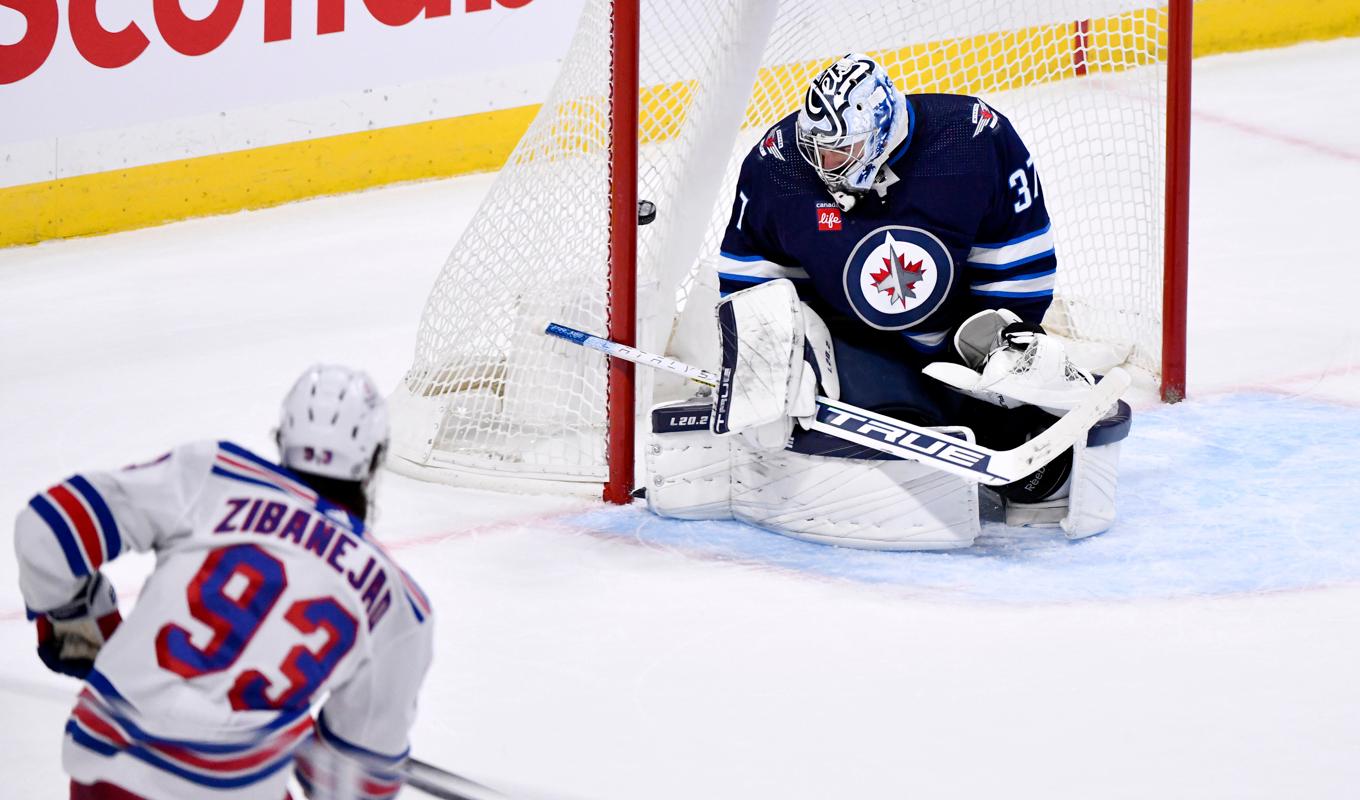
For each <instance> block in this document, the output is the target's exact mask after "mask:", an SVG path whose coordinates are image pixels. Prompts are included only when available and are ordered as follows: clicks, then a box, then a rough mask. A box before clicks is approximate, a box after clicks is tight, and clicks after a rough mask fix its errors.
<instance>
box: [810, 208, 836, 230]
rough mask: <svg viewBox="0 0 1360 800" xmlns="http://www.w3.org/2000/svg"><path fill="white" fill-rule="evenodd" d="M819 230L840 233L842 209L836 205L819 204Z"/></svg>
mask: <svg viewBox="0 0 1360 800" xmlns="http://www.w3.org/2000/svg"><path fill="white" fill-rule="evenodd" d="M816 211H817V230H819V231H838V230H840V229H841V208H840V206H838V205H836V204H835V203H818V204H817V208H816Z"/></svg>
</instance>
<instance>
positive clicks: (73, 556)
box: [28, 494, 90, 578]
mask: <svg viewBox="0 0 1360 800" xmlns="http://www.w3.org/2000/svg"><path fill="white" fill-rule="evenodd" d="M28 505H29V506H30V507H31V508H32V509H33V510H34V511H36V512H38V516H40V517H42V521H43V522H46V523H47V527H49V528H51V529H52V535H53V536H56V537H57V543H58V544H60V545H61V552H62V553H63V554H65V556H66V565H67V566H69V567H70V568H71V573H72V574H73V575H75V576H76V577H77V578H83V577H85V576H86V575H89V574H90V568H89V567H88V566H86V565H85V557H84V556H83V555H81V552H80V547H79V545H77V544H76V535H75V532H74V531H72V530H71V526H70V525H67V524H66V520H64V519H62V516H61V513H60V512H58V511H57V509H56V508H54V507H53V506H52V503H51V502H50V501H49V500H48V499H47V498H46V497H43V496H42V495H40V494H35V495H33V499H32V500H29V501H28Z"/></svg>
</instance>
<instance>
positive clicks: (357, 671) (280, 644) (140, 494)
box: [15, 442, 433, 800]
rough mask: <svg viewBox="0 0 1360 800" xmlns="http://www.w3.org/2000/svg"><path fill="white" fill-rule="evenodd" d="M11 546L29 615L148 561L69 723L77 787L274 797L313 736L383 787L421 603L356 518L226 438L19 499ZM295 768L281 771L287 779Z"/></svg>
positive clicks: (303, 765)
mask: <svg viewBox="0 0 1360 800" xmlns="http://www.w3.org/2000/svg"><path fill="white" fill-rule="evenodd" d="M15 547H16V550H17V552H18V557H19V566H20V578H19V580H20V588H21V590H22V592H23V596H24V600H25V602H26V604H27V605H28V607H29V609H30V611H32V612H41V611H45V610H48V609H51V608H55V607H57V606H60V605H61V604H63V603H66V602H67V601H69V600H70V599H71V597H73V596H74V595H75V593H76V591H77V588H78V587H79V585H80V584H81V582H82V581H83V580H84V578H85V577H86V576H88V575H90V574H92V573H93V572H94V571H95V570H98V569H99V567H100V566H101V565H102V564H104V562H106V561H111V560H112V559H114V558H117V557H118V555H119V554H120V553H122V552H125V551H128V550H137V551H146V550H154V551H155V552H156V556H157V562H156V569H155V572H154V573H153V574H152V575H151V577H150V578H148V579H147V582H146V584H145V586H144V587H143V588H142V592H141V596H140V597H139V599H138V600H137V604H136V607H135V608H134V609H133V610H132V612H131V614H129V615H128V616H127V617H126V619H125V621H124V622H123V624H122V626H121V627H119V629H118V630H117V632H116V633H115V634H114V635H113V637H112V638H111V639H110V640H109V641H108V643H107V644H105V645H104V647H103V649H102V650H101V651H100V653H99V656H98V658H97V659H96V660H95V664H94V671H92V672H91V673H90V675H89V677H88V678H87V680H86V683H85V686H84V687H83V688H82V691H81V693H80V697H79V700H78V701H77V704H76V707H75V710H74V711H73V712H72V715H71V718H70V720H69V722H68V723H67V726H66V740H65V745H64V749H63V754H62V760H63V764H64V765H65V767H66V771H67V772H68V773H69V774H70V775H71V777H72V778H74V779H75V780H77V781H79V782H81V783H86V784H93V783H96V782H99V781H106V782H109V783H113V784H116V785H118V786H120V787H122V788H124V789H126V790H127V791H130V792H133V793H135V794H138V795H141V796H143V797H146V798H153V799H154V798H166V799H167V800H192V799H193V798H213V800H223V798H247V797H249V798H267V799H268V800H282V798H283V797H284V796H285V794H286V792H287V782H288V777H289V773H290V771H291V770H289V769H288V767H289V766H291V765H292V764H293V762H294V755H295V751H296V750H297V749H298V748H299V747H300V746H301V745H303V744H304V743H306V742H307V741H308V737H309V735H311V734H312V733H313V731H315V739H314V740H312V743H311V744H309V745H308V747H309V750H310V751H312V752H313V753H314V754H323V753H324V754H332V755H334V754H340V756H339V757H340V761H341V762H342V765H343V766H344V767H345V768H344V769H341V770H339V773H343V774H346V775H349V776H352V779H351V781H350V782H351V783H352V784H353V783H356V782H357V784H358V787H357V796H360V797H366V798H383V797H389V796H391V795H393V794H395V793H396V792H397V790H398V789H399V788H400V785H401V781H400V778H399V777H398V776H397V775H396V774H395V773H394V772H392V770H393V769H394V768H395V766H396V765H397V764H398V763H399V762H400V761H401V760H402V759H403V758H405V756H406V754H407V750H408V745H407V733H408V731H409V729H410V727H411V724H412V722H413V720H414V717H415V707H416V694H417V691H418V690H419V687H420V684H421V681H422V680H423V679H424V675H425V672H426V669H427V668H428V666H429V663H430V657H431V640H432V628H433V624H432V618H431V612H430V606H429V602H428V601H427V600H426V598H425V596H424V595H423V594H422V592H421V590H420V589H419V588H418V587H417V586H416V585H415V583H414V582H413V581H411V579H410V578H409V577H407V575H406V574H405V573H404V572H402V570H401V569H400V568H399V567H398V566H397V565H396V564H395V563H394V562H393V560H392V559H391V558H390V557H389V556H388V555H387V554H386V553H385V552H384V551H383V550H382V548H381V547H380V546H379V545H378V544H377V542H375V541H374V540H373V539H372V538H371V536H370V535H369V533H368V532H367V531H366V530H365V529H364V526H363V524H362V522H361V521H360V520H358V519H357V518H355V517H353V516H352V515H350V514H348V513H347V512H346V511H344V510H343V509H341V508H339V507H337V506H335V505H334V504H331V503H328V502H327V501H326V500H325V499H324V498H321V497H319V496H318V495H317V493H316V492H314V491H313V490H312V489H310V488H309V487H308V486H307V485H306V484H304V483H303V482H302V481H301V480H300V479H299V478H298V477H297V476H295V475H293V474H292V473H290V472H289V471H287V470H285V469H283V468H281V467H279V466H276V465H274V464H273V463H271V462H269V461H266V460H265V459H262V458H260V457H259V456H257V455H255V454H253V453H251V452H249V451H248V450H246V449H244V448H242V447H239V446H237V445H234V444H231V443H230V442H201V443H196V444H190V445H186V446H184V447H180V448H178V449H176V450H173V451H171V452H170V453H168V454H166V455H164V456H162V457H161V458H160V459H158V460H156V461H154V462H152V463H150V464H145V465H142V466H136V467H129V468H127V469H124V470H121V471H118V472H100V473H88V474H84V475H76V476H73V477H71V478H70V479H68V480H66V481H64V482H63V483H61V484H58V485H56V486H53V487H51V488H50V489H48V490H47V491H45V492H42V493H41V494H38V495H36V496H35V497H34V498H33V499H32V500H31V501H30V503H29V505H28V507H27V508H25V509H24V510H23V511H22V512H21V513H20V515H19V519H18V522H17V524H16V530H15ZM328 694H329V696H328ZM323 700H324V704H323V705H321V707H320V710H319V714H318V716H317V719H316V722H315V724H314V723H313V719H312V716H311V713H310V712H311V710H312V708H313V706H315V705H316V704H318V703H321V701H323ZM312 763H314V762H312V761H309V760H307V759H300V760H299V769H298V773H299V778H300V779H301V780H302V781H303V783H304V785H306V783H307V781H308V780H309V779H310V778H312V777H314V776H313V775H312V771H311V770H312V767H311V764H312ZM356 767H357V769H356ZM327 774H330V775H333V774H335V771H334V770H328V771H327Z"/></svg>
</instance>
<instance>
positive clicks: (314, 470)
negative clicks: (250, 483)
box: [277, 364, 387, 484]
mask: <svg viewBox="0 0 1360 800" xmlns="http://www.w3.org/2000/svg"><path fill="white" fill-rule="evenodd" d="M277 435H278V443H279V453H280V456H281V458H282V461H283V465H284V466H285V467H287V468H289V469H293V470H297V471H299V472H307V473H311V474H313V475H322V476H325V477H328V478H335V479H337V480H342V481H356V482H359V483H362V484H367V483H368V481H369V479H370V477H372V475H373V473H374V472H376V471H377V469H378V466H379V465H380V464H381V463H382V459H383V454H384V452H385V451H386V450H387V404H386V403H385V402H384V401H383V398H382V395H380V394H378V388H377V386H376V385H375V384H374V383H373V379H372V378H370V377H368V375H367V374H366V373H364V372H361V371H358V370H351V369H348V368H346V367H340V366H332V365H326V364H317V365H315V366H313V367H311V368H309V369H308V370H307V371H306V372H304V373H302V377H300V378H298V380H297V383H295V384H293V388H292V390H291V391H290V392H289V393H288V396H287V397H286V398H284V401H283V409H282V413H281V414H280V416H279V428H278V434H277Z"/></svg>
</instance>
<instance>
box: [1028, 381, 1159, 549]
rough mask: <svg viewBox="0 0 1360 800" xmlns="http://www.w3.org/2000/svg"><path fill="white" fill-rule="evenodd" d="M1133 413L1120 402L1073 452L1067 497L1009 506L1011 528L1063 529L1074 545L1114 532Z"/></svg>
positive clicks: (1063, 494) (1061, 494) (1064, 495)
mask: <svg viewBox="0 0 1360 800" xmlns="http://www.w3.org/2000/svg"><path fill="white" fill-rule="evenodd" d="M1132 417H1133V412H1132V411H1131V410H1130V408H1129V406H1128V404H1127V403H1125V402H1123V401H1120V403H1119V406H1118V408H1117V409H1116V411H1115V413H1113V414H1111V415H1110V416H1108V417H1106V418H1105V419H1103V420H1101V421H1100V422H1099V423H1098V424H1097V425H1096V426H1095V427H1094V428H1092V429H1091V433H1090V434H1089V435H1088V436H1087V437H1086V438H1085V439H1083V440H1081V441H1079V442H1077V444H1076V445H1074V446H1073V448H1072V475H1071V477H1070V478H1069V479H1068V484H1067V491H1066V492H1065V493H1063V492H1059V496H1058V497H1054V498H1051V499H1048V500H1042V501H1040V502H1037V503H1015V502H1008V503H1007V504H1006V524H1007V525H1017V526H1023V527H1031V528H1033V527H1039V528H1042V527H1060V528H1062V530H1063V532H1064V533H1066V534H1067V538H1069V539H1084V538H1086V537H1087V536H1094V535H1095V534H1097V533H1104V532H1105V531H1107V530H1109V529H1110V528H1111V527H1112V526H1113V525H1114V521H1115V513H1116V509H1117V507H1116V504H1115V491H1116V489H1117V488H1118V485H1119V449H1120V445H1121V444H1123V440H1124V439H1125V438H1126V437H1127V436H1128V432H1129V427H1130V424H1131V422H1132Z"/></svg>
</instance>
